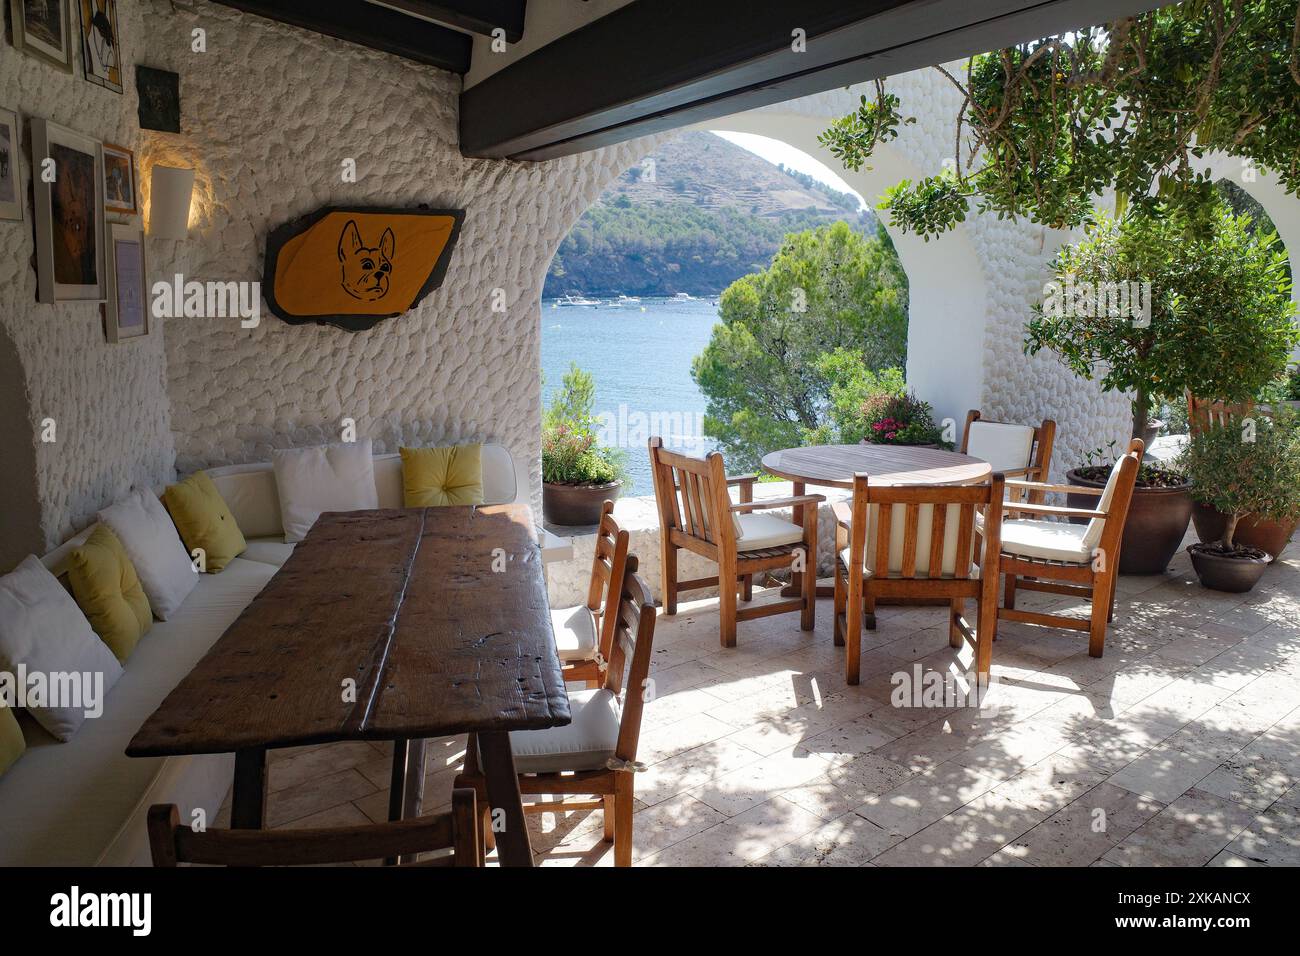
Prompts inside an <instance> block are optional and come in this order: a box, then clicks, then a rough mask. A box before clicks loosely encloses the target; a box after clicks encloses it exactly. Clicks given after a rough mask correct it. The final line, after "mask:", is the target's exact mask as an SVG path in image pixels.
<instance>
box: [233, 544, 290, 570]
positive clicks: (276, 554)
mask: <svg viewBox="0 0 1300 956" xmlns="http://www.w3.org/2000/svg"><path fill="white" fill-rule="evenodd" d="M246 540H247V542H248V547H246V548H245V549H244V553H243V554H241V555H240V557H241V558H243V559H244V560H245V561H257V562H260V563H261V564H269V565H271V566H272V567H274V568H278V567H280V565H282V564H284V562H286V561H288V560H289V555H291V554H293V547H294V546H293V545H292V544H290V543H289V542H287V541H285V540H284V538H283V537H274V538H248V539H246Z"/></svg>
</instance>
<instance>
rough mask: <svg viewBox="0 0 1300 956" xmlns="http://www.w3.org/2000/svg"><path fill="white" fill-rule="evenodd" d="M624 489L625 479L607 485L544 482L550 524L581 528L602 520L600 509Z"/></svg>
mask: <svg viewBox="0 0 1300 956" xmlns="http://www.w3.org/2000/svg"><path fill="white" fill-rule="evenodd" d="M622 490H623V483H622V482H621V481H611V482H610V483H609V484H607V485H555V484H551V483H550V482H543V483H542V516H543V517H544V518H545V520H546V522H547V523H548V524H553V525H560V526H562V527H566V528H580V527H583V526H586V525H594V524H599V523H600V509H601V507H602V506H603V505H604V504H605V502H606V501H614V500H615V499H617V498H618V495H619V492H621V491H622Z"/></svg>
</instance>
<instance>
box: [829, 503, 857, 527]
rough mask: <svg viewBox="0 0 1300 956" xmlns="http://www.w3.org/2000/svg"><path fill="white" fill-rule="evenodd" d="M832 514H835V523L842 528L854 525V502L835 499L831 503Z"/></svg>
mask: <svg viewBox="0 0 1300 956" xmlns="http://www.w3.org/2000/svg"><path fill="white" fill-rule="evenodd" d="M831 514H832V515H834V516H835V523H836V524H837V525H839V526H840V527H841V528H852V527H853V502H851V501H835V502H832V503H831Z"/></svg>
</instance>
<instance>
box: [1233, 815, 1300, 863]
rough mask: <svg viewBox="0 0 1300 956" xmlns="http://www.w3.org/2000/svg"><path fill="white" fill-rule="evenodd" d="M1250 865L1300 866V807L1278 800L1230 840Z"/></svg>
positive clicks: (1237, 854)
mask: <svg viewBox="0 0 1300 956" xmlns="http://www.w3.org/2000/svg"><path fill="white" fill-rule="evenodd" d="M1225 852H1231V853H1232V854H1234V855H1235V856H1237V857H1239V858H1240V859H1241V860H1243V861H1245V863H1246V864H1248V865H1253V866H1300V809H1297V808H1296V807H1293V806H1287V805H1286V804H1285V803H1283V802H1281V801H1279V802H1277V803H1275V804H1273V806H1271V807H1269V809H1268V810H1266V811H1264V812H1263V813H1260V814H1258V815H1257V816H1256V817H1255V819H1253V820H1252V821H1251V822H1250V823H1249V824H1248V825H1247V827H1246V828H1245V829H1244V830H1242V831H1241V833H1240V834H1238V835H1237V838H1236V839H1235V840H1233V841H1232V842H1231V843H1229V844H1228V850H1227V851H1225Z"/></svg>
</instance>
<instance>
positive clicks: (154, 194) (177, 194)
mask: <svg viewBox="0 0 1300 956" xmlns="http://www.w3.org/2000/svg"><path fill="white" fill-rule="evenodd" d="M149 183H150V185H149V235H151V236H154V237H156V238H158V239H184V238H185V237H186V236H188V235H189V231H190V196H191V195H192V194H193V193H194V170H192V169H177V168H176V167H174V166H154V168H153V172H152V174H151V177H150V180H149Z"/></svg>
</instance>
